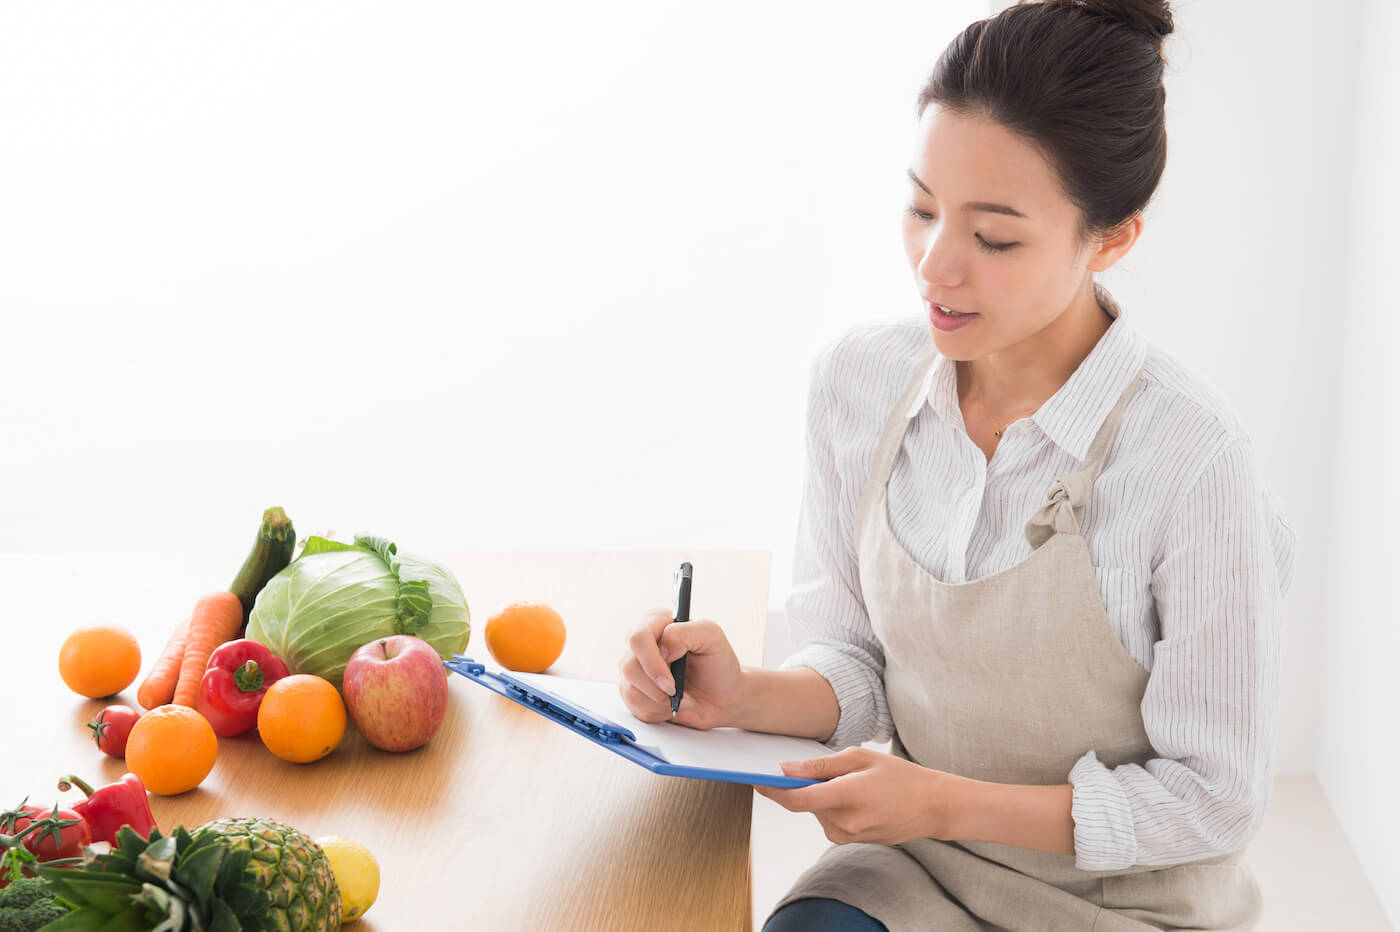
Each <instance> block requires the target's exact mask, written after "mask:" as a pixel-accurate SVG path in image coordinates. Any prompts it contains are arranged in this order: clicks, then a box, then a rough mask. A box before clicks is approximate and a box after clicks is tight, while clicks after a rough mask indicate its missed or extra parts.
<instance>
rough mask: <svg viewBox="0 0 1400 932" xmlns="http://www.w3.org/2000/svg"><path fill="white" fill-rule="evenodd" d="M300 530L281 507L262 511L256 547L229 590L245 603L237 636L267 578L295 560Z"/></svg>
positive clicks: (241, 632) (254, 543) (250, 552)
mask: <svg viewBox="0 0 1400 932" xmlns="http://www.w3.org/2000/svg"><path fill="white" fill-rule="evenodd" d="M296 542H297V533H296V530H295V529H294V528H293V527H292V519H291V518H289V517H287V513H286V512H285V511H283V510H282V509H281V508H269V509H268V510H267V511H264V512H263V519H262V527H260V528H258V538H257V540H255V541H253V549H252V550H250V551H249V552H248V558H247V559H246V560H244V561H243V568H242V569H240V570H239V571H238V575H237V576H235V577H234V580H233V585H231V586H229V587H228V588H229V591H230V592H232V593H233V594H234V595H236V596H238V601H239V602H241V603H242V604H243V624H242V626H241V627H240V628H239V630H238V636H239V637H242V636H243V628H246V627H247V626H248V615H249V614H250V613H252V611H253V602H254V601H255V600H256V599H257V597H258V593H259V592H262V588H263V586H265V585H267V581H268V580H269V579H271V578H272V577H274V576H276V575H277V574H278V573H280V572H282V570H283V569H285V568H286V566H287V564H288V563H291V562H292V550H293V548H295V547H296Z"/></svg>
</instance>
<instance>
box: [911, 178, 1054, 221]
mask: <svg viewBox="0 0 1400 932" xmlns="http://www.w3.org/2000/svg"><path fill="white" fill-rule="evenodd" d="M905 171H906V172H907V173H908V175H909V180H910V181H912V182H914V183H915V184H916V185H918V186H919V190H921V191H923V192H924V193H925V194H927V195H928V196H929V197H933V192H932V191H930V190H929V189H928V185H926V184H924V183H923V182H922V181H920V180H919V176H918V175H916V174H914V169H912V168H908V169H905ZM962 209H963V210H985V211H986V212H988V213H991V214H1005V215H1006V216H1008V217H1020V218H1021V219H1023V220H1029V219H1030V218H1029V217H1027V216H1026V215H1025V214H1023V213H1021V212H1020V211H1019V210H1017V209H1016V208H1014V207H1008V206H1007V205H1005V204H989V203H987V202H986V201H969V202H968V203H966V204H964V205H962Z"/></svg>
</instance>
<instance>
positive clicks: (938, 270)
mask: <svg viewBox="0 0 1400 932" xmlns="http://www.w3.org/2000/svg"><path fill="white" fill-rule="evenodd" d="M923 249H924V253H923V256H922V257H921V258H920V259H919V265H918V269H917V272H918V276H919V281H920V283H921V284H923V285H926V286H928V287H945V288H952V287H955V286H957V285H961V284H962V279H963V274H964V273H963V267H962V266H963V263H962V259H961V257H960V256H959V255H958V254H957V250H956V249H955V247H954V245H953V242H952V238H951V237H950V236H949V235H948V233H947V231H946V230H943V229H938V230H930V231H929V232H928V235H927V236H926V237H925V239H924V247H923Z"/></svg>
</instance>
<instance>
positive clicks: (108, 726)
mask: <svg viewBox="0 0 1400 932" xmlns="http://www.w3.org/2000/svg"><path fill="white" fill-rule="evenodd" d="M140 717H141V715H140V713H138V712H137V711H136V710H135V709H133V708H131V707H130V706H124V705H109V706H107V708H105V709H103V710H102V711H101V712H98V713H97V717H96V718H94V719H93V720H92V721H90V722H88V723H87V727H88V728H90V729H92V738H93V740H94V741H96V742H97V748H98V750H100V751H101V752H102V753H103V754H109V755H111V756H112V757H125V756H126V739H127V736H128V735H130V734H131V726H132V725H135V724H136V720H137V719H138V718H140Z"/></svg>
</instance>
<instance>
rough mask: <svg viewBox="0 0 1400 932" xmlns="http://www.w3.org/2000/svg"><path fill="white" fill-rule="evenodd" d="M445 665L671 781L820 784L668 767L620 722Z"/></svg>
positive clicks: (518, 684)
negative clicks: (643, 746) (638, 743)
mask: <svg viewBox="0 0 1400 932" xmlns="http://www.w3.org/2000/svg"><path fill="white" fill-rule="evenodd" d="M442 665H443V666H444V667H446V668H447V669H449V670H451V671H452V672H453V673H460V674H462V675H463V676H465V677H466V678H467V679H469V680H471V681H472V682H474V683H480V684H481V685H482V686H485V687H486V688H487V689H489V690H491V691H492V692H494V693H499V694H500V695H502V696H505V697H506V698H507V699H509V700H510V701H512V702H515V703H517V704H519V705H523V706H524V707H525V708H527V709H529V710H530V711H531V712H538V713H539V714H540V715H543V716H544V717H545V718H547V719H549V720H550V721H552V722H554V723H556V724H559V725H563V726H564V727H565V728H567V729H569V730H570V731H572V732H574V733H575V734H580V735H583V736H584V737H585V738H587V739H588V740H589V741H592V742H593V743H594V744H597V745H601V746H602V747H605V748H607V749H608V750H609V751H612V752H613V753H614V754H620V755H622V756H623V757H625V758H627V759H628V760H630V761H631V762H632V763H634V764H640V765H641V766H643V767H645V768H646V769H647V770H650V771H651V772H652V773H659V774H665V775H666V776H670V777H692V778H694V779H697V780H717V781H719V782H721V783H743V784H745V785H747V786H780V787H798V786H810V785H811V784H813V783H820V782H821V781H820V780H808V779H805V778H803V777H785V776H780V775H774V774H767V773H741V772H739V771H734V770H711V769H709V768H706V767H683V766H681V765H679V764H671V763H667V762H666V761H664V760H662V759H661V758H659V757H657V756H656V755H654V754H652V753H651V752H649V751H645V750H643V749H642V748H639V747H637V746H636V745H635V744H634V743H633V742H635V741H636V740H637V736H636V735H635V734H633V733H632V732H631V731H630V730H628V729H627V728H625V727H623V726H622V725H619V724H618V723H617V722H613V721H609V720H608V719H606V718H603V717H602V716H600V715H598V714H596V713H594V712H588V711H585V710H583V709H580V708H578V707H577V706H575V705H572V704H571V703H569V702H567V701H565V700H564V699H561V698H559V697H558V696H553V695H548V694H544V693H541V692H540V691H539V690H537V689H535V688H534V687H532V686H530V685H528V684H526V683H524V682H522V681H520V680H517V679H516V678H515V677H513V676H511V675H510V674H508V673H495V672H493V671H491V670H488V669H486V667H485V665H483V664H480V663H477V662H476V661H474V660H472V659H471V658H470V657H465V656H463V655H461V654H453V655H452V659H451V660H444V661H443V662H442Z"/></svg>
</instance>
